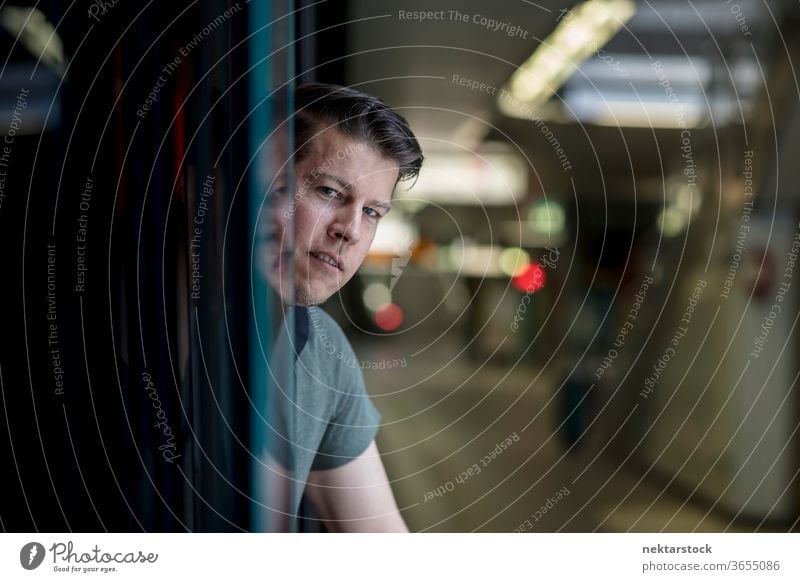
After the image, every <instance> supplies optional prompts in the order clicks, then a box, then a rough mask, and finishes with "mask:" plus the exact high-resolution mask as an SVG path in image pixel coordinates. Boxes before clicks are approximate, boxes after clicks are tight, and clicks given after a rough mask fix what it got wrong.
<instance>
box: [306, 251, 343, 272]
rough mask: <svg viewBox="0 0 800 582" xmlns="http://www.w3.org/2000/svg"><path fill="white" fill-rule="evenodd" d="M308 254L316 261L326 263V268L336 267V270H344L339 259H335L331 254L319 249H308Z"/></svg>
mask: <svg viewBox="0 0 800 582" xmlns="http://www.w3.org/2000/svg"><path fill="white" fill-rule="evenodd" d="M308 254H309V255H310V256H311V257H313V258H314V259H316V261H318V262H319V263H322V264H324V265H326V266H327V267H328V268H331V269H336V270H338V271H343V270H344V269H343V265H342V262H341V260H339V259H337V258H336V257H334V256H333V255H329V254H328V253H324V252H321V251H309V253H308Z"/></svg>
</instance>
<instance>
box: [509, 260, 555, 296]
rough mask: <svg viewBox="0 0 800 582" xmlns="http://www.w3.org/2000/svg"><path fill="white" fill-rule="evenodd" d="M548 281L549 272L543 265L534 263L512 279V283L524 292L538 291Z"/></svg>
mask: <svg viewBox="0 0 800 582" xmlns="http://www.w3.org/2000/svg"><path fill="white" fill-rule="evenodd" d="M546 282H547V274H546V273H545V270H544V269H543V268H542V267H541V265H539V264H537V263H532V264H531V265H530V266H528V268H527V269H525V270H524V271H523V272H522V273H520V274H519V275H517V276H516V277H514V278H512V279H511V283H512V285H514V287H516V288H517V289H519V290H520V291H522V292H523V293H536V292H537V291H538V290H539V289H541V288H542V287H544V284H545V283H546Z"/></svg>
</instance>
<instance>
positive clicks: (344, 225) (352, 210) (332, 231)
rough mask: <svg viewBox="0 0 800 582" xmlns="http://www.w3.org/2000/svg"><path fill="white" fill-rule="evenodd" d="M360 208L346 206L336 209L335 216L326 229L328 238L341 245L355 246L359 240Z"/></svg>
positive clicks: (354, 205)
mask: <svg viewBox="0 0 800 582" xmlns="http://www.w3.org/2000/svg"><path fill="white" fill-rule="evenodd" d="M361 216H362V212H361V208H360V207H359V206H358V205H356V204H347V205H345V206H342V207H341V208H339V209H337V212H336V216H335V217H334V219H333V222H332V223H331V225H330V228H329V229H328V236H330V237H332V238H334V239H336V240H337V242H340V243H341V244H356V243H358V241H360V240H361Z"/></svg>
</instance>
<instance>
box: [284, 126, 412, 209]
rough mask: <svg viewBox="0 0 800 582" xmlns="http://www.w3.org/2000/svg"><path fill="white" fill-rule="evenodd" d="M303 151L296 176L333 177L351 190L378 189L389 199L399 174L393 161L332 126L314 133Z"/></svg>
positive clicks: (397, 167) (397, 166)
mask: <svg viewBox="0 0 800 582" xmlns="http://www.w3.org/2000/svg"><path fill="white" fill-rule="evenodd" d="M306 152H307V153H306V155H305V157H304V158H303V159H302V160H301V161H300V162H299V163H298V164H297V168H298V174H303V177H307V176H308V175H312V177H313V176H314V174H316V175H328V176H330V175H333V176H336V177H338V178H340V179H342V180H343V181H345V182H346V183H347V184H348V185H349V186H351V187H352V188H354V189H362V188H369V189H375V187H376V186H380V187H381V189H382V190H387V193H388V194H389V195H390V196H391V192H392V190H394V185H395V183H396V182H397V177H398V174H399V171H400V167H399V165H398V164H397V162H395V161H394V160H391V159H389V158H387V157H385V156H384V155H383V154H381V153H380V152H379V151H378V150H376V149H375V148H374V147H372V146H370V145H368V144H367V143H365V142H363V141H360V140H356V139H354V138H352V137H350V136H348V135H345V134H344V133H342V132H341V131H339V130H337V129H336V128H333V127H331V128H326V129H324V130H322V131H320V132H319V133H317V134H316V135H315V136H314V137H313V138H312V141H311V143H310V144H309V146H308V148H307V150H306Z"/></svg>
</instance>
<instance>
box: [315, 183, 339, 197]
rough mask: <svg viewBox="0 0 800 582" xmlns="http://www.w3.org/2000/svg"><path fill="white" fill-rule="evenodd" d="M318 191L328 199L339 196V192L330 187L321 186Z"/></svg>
mask: <svg viewBox="0 0 800 582" xmlns="http://www.w3.org/2000/svg"><path fill="white" fill-rule="evenodd" d="M317 190H319V192H320V193H321V194H322V195H323V196H325V197H326V198H336V197H337V196H338V195H339V192H337V191H336V190H334V189H333V188H329V187H328V186H320V187H319V188H317Z"/></svg>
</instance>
